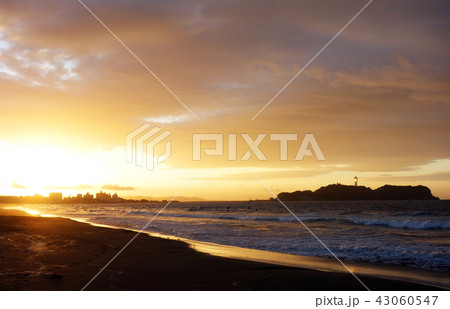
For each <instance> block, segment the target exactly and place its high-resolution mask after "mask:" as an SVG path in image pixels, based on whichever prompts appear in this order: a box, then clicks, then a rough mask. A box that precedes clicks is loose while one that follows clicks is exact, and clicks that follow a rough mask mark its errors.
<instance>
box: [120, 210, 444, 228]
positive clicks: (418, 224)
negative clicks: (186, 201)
mask: <svg viewBox="0 0 450 309" xmlns="http://www.w3.org/2000/svg"><path fill="white" fill-rule="evenodd" d="M156 214H157V212H152V211H130V212H128V215H150V216H155V215H156ZM159 216H162V217H175V218H194V219H217V220H241V221H267V222H297V219H296V218H295V217H293V216H291V215H281V216H273V215H261V216H248V215H235V214H232V215H231V214H230V215H228V214H190V213H188V214H186V213H161V214H159ZM299 218H300V220H302V221H303V222H320V221H344V222H347V223H351V224H358V225H366V226H386V227H391V228H398V229H413V230H429V229H449V228H450V222H447V221H438V220H425V221H418V220H408V219H403V220H401V219H396V220H393V219H386V218H384V219H367V218H356V217H307V218H302V217H301V216H299Z"/></svg>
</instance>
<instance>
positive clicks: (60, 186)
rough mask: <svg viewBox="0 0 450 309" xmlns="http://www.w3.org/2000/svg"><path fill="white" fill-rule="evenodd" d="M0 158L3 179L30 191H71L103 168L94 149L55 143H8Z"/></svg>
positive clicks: (89, 179) (24, 192) (93, 180)
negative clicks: (87, 150)
mask: <svg viewBox="0 0 450 309" xmlns="http://www.w3.org/2000/svg"><path fill="white" fill-rule="evenodd" d="M1 159H2V178H3V181H5V179H6V180H9V183H11V184H13V187H14V186H16V189H21V191H20V192H21V193H23V194H29V195H31V194H44V195H46V194H48V193H49V192H52V191H58V192H72V191H73V190H75V189H76V186H78V185H79V184H83V183H86V182H87V181H89V182H95V181H96V180H97V176H96V175H100V173H101V172H102V171H101V170H100V168H101V164H100V162H99V160H100V159H99V158H98V156H96V154H95V153H91V154H89V153H87V154H86V153H77V152H75V151H71V150H69V149H64V148H61V147H58V146H54V145H45V144H34V145H15V146H11V145H9V146H8V149H7V151H4V152H3V153H2V156H1ZM7 183H8V181H7Z"/></svg>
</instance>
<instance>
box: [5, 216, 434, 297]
mask: <svg viewBox="0 0 450 309" xmlns="http://www.w3.org/2000/svg"><path fill="white" fill-rule="evenodd" d="M134 235H135V232H133V231H128V230H121V229H111V228H105V227H97V226H92V225H90V224H85V223H80V222H76V221H73V220H70V219H64V218H53V217H39V216H30V215H27V214H25V213H23V212H20V211H15V210H5V209H2V210H0V265H1V266H0V289H1V290H81V289H82V288H83V286H85V285H86V283H87V282H89V280H91V278H92V277H93V276H94V275H95V274H96V273H97V272H98V271H99V270H100V269H101V268H102V267H103V266H104V265H106V263H107V262H108V261H109V260H110V259H111V258H112V257H113V256H114V255H115V254H116V253H117V252H118V251H119V250H120V249H121V248H122V247H123V246H124V245H125V244H126V243H127V242H128V241H129V240H130V239H131V238H132V237H133V236H134ZM360 278H361V279H362V280H363V282H364V283H365V284H366V285H367V286H368V287H369V288H370V289H371V290H434V289H437V288H435V287H432V286H428V285H420V284H414V283H408V282H402V281H396V280H388V279H380V278H376V277H372V276H360ZM363 289H364V288H363V287H362V285H361V284H360V283H359V282H358V281H357V280H355V278H354V277H353V276H351V275H350V274H345V273H338V272H329V271H327V272H324V271H317V270H309V269H302V268H295V267H287V266H278V265H273V264H269V263H261V262H252V261H244V260H238V259H229V258H223V257H218V256H213V255H209V254H206V253H201V252H198V251H196V250H194V249H192V248H191V247H190V246H189V245H188V244H186V243H185V242H182V241H177V240H169V239H164V238H159V237H151V236H149V235H147V234H141V235H139V236H138V237H137V238H136V240H135V241H134V242H133V243H132V244H131V245H130V246H129V247H127V248H126V250H124V251H123V252H122V253H121V254H120V255H119V257H118V258H117V259H116V260H114V261H113V262H112V263H111V264H110V265H109V266H108V267H107V268H106V269H105V271H104V272H102V273H101V274H100V275H99V276H98V277H97V278H96V279H95V280H94V281H93V282H92V283H91V284H90V285H89V287H88V288H87V290H172V291H176V290H363Z"/></svg>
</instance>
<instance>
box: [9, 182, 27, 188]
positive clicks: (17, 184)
mask: <svg viewBox="0 0 450 309" xmlns="http://www.w3.org/2000/svg"><path fill="white" fill-rule="evenodd" d="M11 187H13V188H14V189H28V187H27V186H25V185H22V184H20V183H17V182H15V181H13V182H12V183H11Z"/></svg>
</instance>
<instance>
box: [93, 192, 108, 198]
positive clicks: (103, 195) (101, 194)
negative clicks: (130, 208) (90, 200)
mask: <svg viewBox="0 0 450 309" xmlns="http://www.w3.org/2000/svg"><path fill="white" fill-rule="evenodd" d="M95 199H97V200H109V199H111V194H109V193H105V192H102V191H100V192H99V193H97V194H95Z"/></svg>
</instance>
